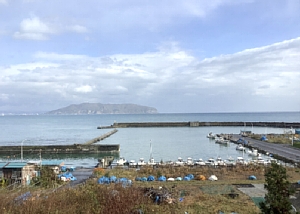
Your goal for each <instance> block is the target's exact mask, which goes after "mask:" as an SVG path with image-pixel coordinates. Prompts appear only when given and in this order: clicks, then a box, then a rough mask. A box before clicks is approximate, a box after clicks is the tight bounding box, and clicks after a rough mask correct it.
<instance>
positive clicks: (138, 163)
mask: <svg viewBox="0 0 300 214" xmlns="http://www.w3.org/2000/svg"><path fill="white" fill-rule="evenodd" d="M137 165H138V166H145V165H146V162H145V160H144V158H140V159H139V161H138V162H137Z"/></svg>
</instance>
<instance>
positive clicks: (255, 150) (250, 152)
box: [247, 149, 259, 157]
mask: <svg viewBox="0 0 300 214" xmlns="http://www.w3.org/2000/svg"><path fill="white" fill-rule="evenodd" d="M247 154H248V155H250V156H254V157H257V156H258V155H259V154H258V151H257V149H252V150H250V149H249V150H248V151H247Z"/></svg>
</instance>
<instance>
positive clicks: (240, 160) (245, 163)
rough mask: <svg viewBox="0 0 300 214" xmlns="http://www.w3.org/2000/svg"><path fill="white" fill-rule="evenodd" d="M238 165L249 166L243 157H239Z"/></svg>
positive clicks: (237, 159)
mask: <svg viewBox="0 0 300 214" xmlns="http://www.w3.org/2000/svg"><path fill="white" fill-rule="evenodd" d="M236 163H237V164H243V165H247V164H248V163H247V162H246V161H245V159H244V158H243V157H237V158H236Z"/></svg>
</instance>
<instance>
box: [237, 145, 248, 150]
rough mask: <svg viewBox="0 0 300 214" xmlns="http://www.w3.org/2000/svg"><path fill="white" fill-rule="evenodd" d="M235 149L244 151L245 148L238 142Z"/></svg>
mask: <svg viewBox="0 0 300 214" xmlns="http://www.w3.org/2000/svg"><path fill="white" fill-rule="evenodd" d="M236 150H238V151H245V150H246V148H245V147H244V146H243V145H242V144H239V145H237V146H236Z"/></svg>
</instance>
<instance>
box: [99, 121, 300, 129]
mask: <svg viewBox="0 0 300 214" xmlns="http://www.w3.org/2000/svg"><path fill="white" fill-rule="evenodd" d="M204 126H248V127H251V126H256V127H273V128H287V129H289V128H291V127H293V128H300V123H292V122H199V121H192V122H142V123H139V122H136V123H135V122H133V123H114V124H112V125H110V126H98V127H97V129H108V128H142V127H204Z"/></svg>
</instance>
